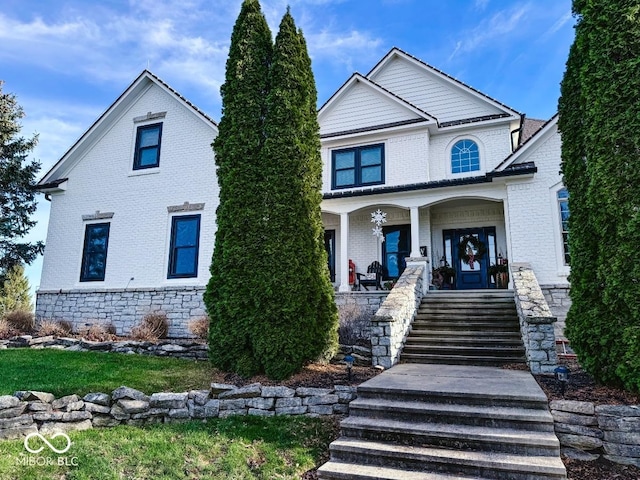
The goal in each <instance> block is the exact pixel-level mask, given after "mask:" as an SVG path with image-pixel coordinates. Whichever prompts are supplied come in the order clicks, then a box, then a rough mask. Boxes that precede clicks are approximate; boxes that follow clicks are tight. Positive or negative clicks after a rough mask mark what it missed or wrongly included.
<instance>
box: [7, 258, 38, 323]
mask: <svg viewBox="0 0 640 480" xmlns="http://www.w3.org/2000/svg"><path fill="white" fill-rule="evenodd" d="M29 290H30V287H29V280H28V279H27V277H26V275H25V274H24V267H23V266H22V265H20V264H18V265H14V266H13V267H12V268H11V270H9V272H7V275H6V279H5V281H4V284H3V285H2V290H1V291H0V317H2V315H4V314H5V313H9V312H13V311H15V310H21V311H27V312H31V311H32V310H33V303H32V301H31V292H30V291H29Z"/></svg>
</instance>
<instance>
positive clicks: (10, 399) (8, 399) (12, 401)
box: [0, 395, 20, 410]
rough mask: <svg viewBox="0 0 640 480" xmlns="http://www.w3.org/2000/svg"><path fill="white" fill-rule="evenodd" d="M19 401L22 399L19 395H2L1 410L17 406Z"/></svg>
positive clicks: (0, 399)
mask: <svg viewBox="0 0 640 480" xmlns="http://www.w3.org/2000/svg"><path fill="white" fill-rule="evenodd" d="M19 403H20V400H19V399H18V398H17V397H14V396H13V395H2V396H0V410H4V409H6V408H13V407H16V406H17V405H18V404H19Z"/></svg>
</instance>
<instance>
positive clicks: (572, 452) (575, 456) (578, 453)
mask: <svg viewBox="0 0 640 480" xmlns="http://www.w3.org/2000/svg"><path fill="white" fill-rule="evenodd" d="M562 455H564V456H565V457H567V458H571V459H572V460H581V461H583V462H593V461H595V460H597V459H598V458H600V454H598V453H588V452H584V451H582V450H577V449H575V448H563V449H562Z"/></svg>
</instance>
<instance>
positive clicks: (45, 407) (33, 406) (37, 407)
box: [27, 402, 53, 412]
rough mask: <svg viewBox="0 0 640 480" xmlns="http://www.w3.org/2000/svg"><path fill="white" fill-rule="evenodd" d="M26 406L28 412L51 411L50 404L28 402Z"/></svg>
mask: <svg viewBox="0 0 640 480" xmlns="http://www.w3.org/2000/svg"><path fill="white" fill-rule="evenodd" d="M27 405H28V407H29V411H30V412H50V411H51V410H53V409H52V408H51V404H50V403H42V402H29V403H27Z"/></svg>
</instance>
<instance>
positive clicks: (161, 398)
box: [149, 393, 188, 408]
mask: <svg viewBox="0 0 640 480" xmlns="http://www.w3.org/2000/svg"><path fill="white" fill-rule="evenodd" d="M187 399H188V394H187V393H154V394H152V395H151V397H149V405H150V406H151V407H152V408H184V407H185V406H186V405H187Z"/></svg>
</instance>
